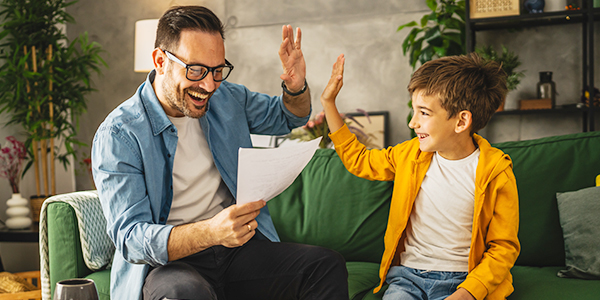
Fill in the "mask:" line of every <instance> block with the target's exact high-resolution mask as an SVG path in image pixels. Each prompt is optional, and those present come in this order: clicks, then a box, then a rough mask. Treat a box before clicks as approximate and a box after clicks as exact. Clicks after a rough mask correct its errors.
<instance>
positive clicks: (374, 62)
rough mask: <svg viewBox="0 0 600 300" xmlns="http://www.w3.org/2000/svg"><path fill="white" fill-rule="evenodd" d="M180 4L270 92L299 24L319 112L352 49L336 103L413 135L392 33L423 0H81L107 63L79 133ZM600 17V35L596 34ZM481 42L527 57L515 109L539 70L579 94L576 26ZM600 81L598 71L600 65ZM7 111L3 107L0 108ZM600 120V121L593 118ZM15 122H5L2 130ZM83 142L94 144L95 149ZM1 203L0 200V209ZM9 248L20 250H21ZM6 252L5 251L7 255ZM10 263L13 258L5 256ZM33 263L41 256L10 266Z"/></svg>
mask: <svg viewBox="0 0 600 300" xmlns="http://www.w3.org/2000/svg"><path fill="white" fill-rule="evenodd" d="M174 4H199V5H206V6H208V7H210V8H212V9H213V10H214V11H215V12H216V13H217V14H218V15H219V17H221V19H222V20H223V21H224V22H225V23H226V24H227V32H226V43H225V45H226V56H227V58H228V60H229V61H231V62H232V63H233V64H234V65H235V71H234V73H233V74H232V75H231V77H230V79H229V80H230V81H232V82H237V83H241V84H244V85H246V86H248V87H249V88H250V89H252V90H255V91H259V92H265V93H269V94H279V93H281V87H280V79H279V75H280V74H281V64H280V62H279V58H278V55H277V50H278V47H279V44H280V42H281V26H282V25H284V24H292V26H294V27H301V28H302V31H303V41H302V48H303V51H304V55H305V58H306V62H307V73H308V74H307V79H308V81H309V83H310V86H311V89H312V97H313V113H314V114H316V113H318V112H319V111H321V104H320V103H319V96H320V94H321V92H322V90H323V88H324V86H325V84H326V83H327V80H328V78H329V74H330V72H331V65H332V64H333V63H334V61H335V58H336V57H337V56H338V55H339V54H340V53H344V54H345V55H346V74H345V80H344V83H345V86H344V88H343V90H342V92H341V93H340V95H339V97H338V99H339V100H338V103H339V108H340V110H341V111H343V112H352V111H354V110H355V109H356V108H362V109H365V110H367V111H380V110H387V111H389V112H390V117H391V120H390V140H391V143H392V144H396V143H400V142H402V141H404V140H407V139H409V137H410V135H409V130H408V128H407V126H406V116H407V114H408V112H409V109H408V107H407V101H408V100H409V95H408V93H407V92H406V85H407V84H408V80H409V78H410V75H411V73H412V69H411V68H410V67H409V65H408V60H407V58H406V57H404V56H403V55H402V50H401V44H402V41H403V39H404V37H405V36H406V34H407V33H408V30H407V29H405V30H404V31H402V32H396V28H398V26H399V25H401V24H404V23H407V22H409V21H412V20H419V19H420V18H421V16H422V15H423V14H425V13H427V12H428V9H427V7H426V5H425V1H424V0H389V1H384V0H372V1H361V0H320V1H319V0H306V1H291V0H284V1H275V0H255V1H247V0H221V1H218V0H210V1H202V0H196V1H190V0H187V1H183V0H182V1H164V0H163V1H159V0H147V1H139V0H137V1H136V0H104V1H93V0H80V1H79V2H78V3H76V4H75V5H73V6H70V7H69V8H68V12H69V13H70V14H72V15H73V17H74V18H75V20H76V22H77V23H76V24H72V25H69V26H68V30H67V31H68V35H69V37H70V38H74V37H76V36H78V35H79V34H81V33H82V32H83V31H88V33H89V35H90V38H91V39H92V40H94V41H97V42H98V43H100V44H101V45H102V46H103V48H104V49H105V50H106V53H105V54H104V58H105V60H106V61H107V63H108V65H109V68H108V69H105V70H104V72H103V74H102V75H101V76H99V77H96V78H95V79H94V85H95V87H96V88H97V89H98V91H97V92H95V93H93V94H91V95H90V96H89V102H88V113H87V114H85V115H84V116H83V117H82V119H81V125H80V134H79V138H80V139H81V140H82V141H83V142H85V143H87V144H88V145H89V144H91V141H92V138H93V135H94V132H95V131H96V129H97V127H98V125H99V124H100V123H101V122H102V120H103V119H104V118H105V117H106V115H107V114H108V113H109V112H110V111H111V110H112V109H114V108H115V107H116V106H117V105H119V104H120V103H121V102H123V101H124V100H126V99H127V98H129V97H130V96H131V95H132V94H133V93H134V92H135V89H136V88H137V87H138V85H139V84H140V83H141V82H142V81H144V80H145V77H146V74H140V73H134V72H133V40H134V24H135V21H137V20H141V19H153V18H159V17H160V16H161V14H162V13H163V12H164V11H165V10H166V9H167V8H168V7H170V6H171V5H174ZM599 25H600V24H596V27H595V28H596V29H595V30H596V40H597V41H600V26H599ZM477 41H478V45H484V44H493V45H497V46H498V47H499V45H500V44H504V45H506V46H508V47H509V49H511V50H513V51H515V52H517V54H519V56H520V57H521V60H522V61H523V66H522V68H521V69H524V70H526V76H527V77H526V78H525V79H524V80H523V81H522V83H521V85H520V87H519V88H518V89H517V90H516V91H513V92H511V94H510V95H509V97H508V100H507V108H516V107H517V100H518V99H526V98H532V97H533V96H534V95H535V84H536V83H537V81H538V75H537V74H538V72H539V71H553V72H554V74H555V75H554V81H555V82H556V85H557V90H558V92H559V96H558V100H557V102H558V104H567V103H575V102H577V101H578V100H577V98H578V97H579V95H580V90H581V83H580V81H581V66H580V61H581V60H582V58H581V53H582V52H581V31H580V26H579V25H577V26H551V27H540V28H533V29H526V30H523V31H520V32H508V31H506V30H501V31H494V32H483V33H478V34H477ZM596 45H597V46H596V57H597V62H596V66H598V65H600V55H598V54H600V43H598V42H596ZM596 74H597V76H596V78H597V80H596V85H597V86H600V79H598V78H600V70H598V67H596ZM0 117H1V116H0ZM597 127H598V125H597ZM15 131H16V129H10V128H9V129H0V138H1V139H4V137H5V136H8V135H10V134H13V132H15ZM580 131H581V119H580V116H579V115H575V114H571V115H563V114H554V115H526V116H495V117H494V118H493V119H492V121H491V123H490V125H489V126H488V128H486V129H484V130H483V131H482V132H481V133H482V134H483V135H484V136H485V137H487V138H488V139H489V140H490V141H491V142H500V141H507V140H524V139H533V138H538V137H543V136H550V135H559V134H568V133H575V132H580ZM81 151H83V152H86V153H89V148H83V149H81ZM4 181H5V180H2V181H0V198H1V199H8V198H9V197H10V191H8V183H7V182H6V183H5V182H4ZM91 187H92V186H91V183H90V181H89V179H88V177H87V175H86V174H85V173H80V174H79V175H78V176H77V189H78V190H85V189H89V188H91ZM0 209H2V208H0ZM0 251H2V252H3V254H4V255H3V257H5V256H10V255H12V256H17V257H19V256H20V251H22V250H21V249H17V250H9V251H6V252H7V253H8V254H5V253H4V252H5V251H4V249H2V248H0ZM6 260H8V258H7V259H5V261H6ZM5 265H8V264H7V263H6V262H5ZM8 268H9V269H11V268H12V269H13V271H18V270H17V269H24V270H26V269H37V268H38V267H37V265H36V262H35V261H34V262H31V263H30V264H29V265H28V264H27V263H19V264H17V265H15V266H10V267H8Z"/></svg>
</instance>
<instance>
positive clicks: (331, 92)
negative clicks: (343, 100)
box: [321, 54, 346, 106]
mask: <svg viewBox="0 0 600 300" xmlns="http://www.w3.org/2000/svg"><path fill="white" fill-rule="evenodd" d="M345 62H346V58H345V57H344V54H340V56H338V58H337V60H336V62H335V64H333V70H332V71H331V78H329V82H328V83H327V86H326V87H325V90H324V91H323V94H322V95H321V104H323V106H325V105H326V104H334V103H335V98H336V97H337V95H338V93H339V92H340V90H341V89H342V86H343V85H344V80H343V75H344V63H345Z"/></svg>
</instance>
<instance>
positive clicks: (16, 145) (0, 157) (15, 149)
mask: <svg viewBox="0 0 600 300" xmlns="http://www.w3.org/2000/svg"><path fill="white" fill-rule="evenodd" d="M6 140H7V141H6V143H5V144H4V147H0V177H4V178H6V179H8V181H10V187H11V188H12V192H13V193H15V194H16V193H18V192H19V181H20V179H21V170H22V167H23V160H24V159H25V157H27V152H26V151H25V145H24V144H23V143H21V142H19V141H17V139H15V138H14V137H13V136H9V137H7V138H6Z"/></svg>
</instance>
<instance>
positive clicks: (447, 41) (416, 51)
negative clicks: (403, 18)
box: [398, 0, 467, 69]
mask: <svg viewBox="0 0 600 300" xmlns="http://www.w3.org/2000/svg"><path fill="white" fill-rule="evenodd" d="M426 3H427V7H429V9H431V13H429V14H427V15H424V16H423V17H422V18H421V20H420V22H419V23H417V22H416V21H412V22H409V23H406V24H404V25H401V26H400V27H398V31H401V30H402V29H404V28H407V27H414V28H413V29H412V30H411V31H410V32H409V33H408V35H407V36H406V38H405V39H404V42H403V43H402V52H403V54H404V55H407V53H408V58H409V63H410V65H411V66H412V68H413V69H415V67H416V65H417V62H420V63H421V64H424V63H426V62H428V61H430V60H432V59H435V58H439V57H443V56H449V55H460V54H466V51H467V50H466V46H465V45H466V43H465V1H464V0H459V1H455V0H439V4H438V1H437V0H426Z"/></svg>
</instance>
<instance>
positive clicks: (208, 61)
mask: <svg viewBox="0 0 600 300" xmlns="http://www.w3.org/2000/svg"><path fill="white" fill-rule="evenodd" d="M172 54H173V55H175V56H176V57H177V58H179V59H180V60H181V61H183V62H184V63H185V64H188V65H193V64H202V65H205V66H208V67H215V66H219V65H224V64H225V47H224V43H223V38H222V37H221V35H220V34H219V33H214V34H213V33H206V32H202V31H199V30H184V31H182V32H181V37H180V40H179V47H178V49H177V50H175V51H173V53H172ZM165 58H166V57H165ZM185 74H186V68H184V67H183V66H181V65H179V64H177V63H176V62H174V61H172V60H170V59H168V58H166V69H165V76H164V81H163V85H162V95H164V98H165V99H164V101H166V103H163V107H164V108H165V112H166V113H167V115H169V116H173V117H183V116H187V117H190V118H200V117H202V116H204V114H206V110H207V109H208V101H209V99H210V97H211V96H212V94H213V93H214V92H215V91H216V90H217V88H218V87H219V86H220V85H221V83H220V82H215V81H214V80H213V74H212V72H209V73H208V75H206V77H204V78H203V79H202V80H200V81H190V80H188V79H187V78H186V75H185Z"/></svg>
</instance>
